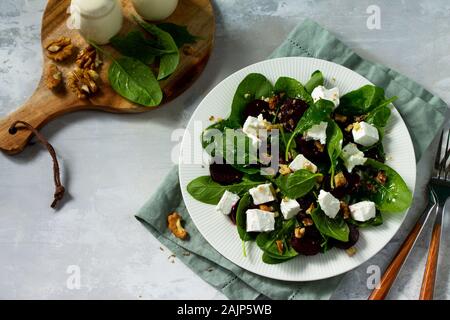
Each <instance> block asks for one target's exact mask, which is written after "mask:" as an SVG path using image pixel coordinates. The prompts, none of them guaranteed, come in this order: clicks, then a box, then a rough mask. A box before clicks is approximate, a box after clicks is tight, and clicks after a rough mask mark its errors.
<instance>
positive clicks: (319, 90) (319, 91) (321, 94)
mask: <svg viewBox="0 0 450 320" xmlns="http://www.w3.org/2000/svg"><path fill="white" fill-rule="evenodd" d="M311 97H312V98H313V101H314V102H317V101H319V100H320V99H324V100H329V101H331V102H333V104H334V108H335V109H336V108H337V107H338V106H339V88H337V87H335V88H331V89H329V90H328V89H327V88H325V87H324V86H317V87H315V88H314V90H313V91H312V92H311Z"/></svg>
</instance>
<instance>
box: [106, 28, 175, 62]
mask: <svg viewBox="0 0 450 320" xmlns="http://www.w3.org/2000/svg"><path fill="white" fill-rule="evenodd" d="M110 43H111V45H112V46H113V48H114V49H116V50H117V51H119V52H120V53H121V54H123V55H125V56H128V57H131V58H135V59H138V60H140V61H142V62H143V63H145V64H150V63H152V62H153V61H154V60H155V57H156V56H161V55H164V54H167V53H173V50H166V49H159V48H155V47H154V46H152V45H151V44H150V43H149V41H148V39H146V38H145V36H144V34H143V33H142V32H141V31H137V30H135V31H131V32H129V33H128V34H127V35H126V36H119V35H116V36H114V37H113V38H111V40H110Z"/></svg>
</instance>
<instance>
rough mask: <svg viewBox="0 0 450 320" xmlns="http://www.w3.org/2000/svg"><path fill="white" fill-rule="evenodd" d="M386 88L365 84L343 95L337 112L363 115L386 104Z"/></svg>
mask: <svg viewBox="0 0 450 320" xmlns="http://www.w3.org/2000/svg"><path fill="white" fill-rule="evenodd" d="M386 101H387V100H386V98H385V97H384V90H383V89H382V88H380V87H376V86H373V85H365V86H363V87H361V88H359V89H357V90H354V91H351V92H349V93H347V94H345V95H343V96H342V97H341V99H340V103H339V107H338V108H337V109H336V113H339V114H343V115H352V116H355V115H363V114H367V113H369V112H370V111H372V110H373V109H375V108H376V107H378V106H380V105H382V104H385V103H386Z"/></svg>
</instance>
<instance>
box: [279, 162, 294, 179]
mask: <svg viewBox="0 0 450 320" xmlns="http://www.w3.org/2000/svg"><path fill="white" fill-rule="evenodd" d="M278 172H280V174H281V175H283V176H285V175H287V174H289V173H291V172H292V170H291V168H289V166H288V165H285V164H281V165H280V169H279V170H278Z"/></svg>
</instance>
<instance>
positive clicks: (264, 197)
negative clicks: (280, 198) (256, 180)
mask: <svg viewBox="0 0 450 320" xmlns="http://www.w3.org/2000/svg"><path fill="white" fill-rule="evenodd" d="M248 192H249V193H250V195H251V196H252V198H253V203H254V204H255V205H259V204H263V203H266V202H270V201H274V200H275V196H274V195H273V192H272V184H271V183H265V184H260V185H259V186H256V187H254V188H251V189H250V190H249V191H248Z"/></svg>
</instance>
